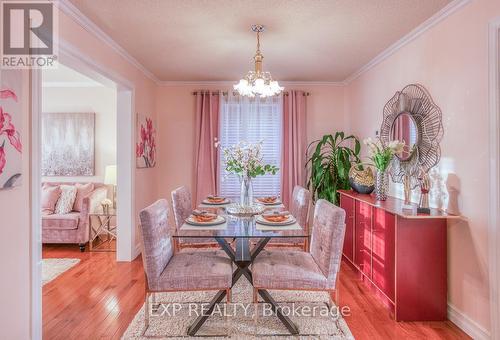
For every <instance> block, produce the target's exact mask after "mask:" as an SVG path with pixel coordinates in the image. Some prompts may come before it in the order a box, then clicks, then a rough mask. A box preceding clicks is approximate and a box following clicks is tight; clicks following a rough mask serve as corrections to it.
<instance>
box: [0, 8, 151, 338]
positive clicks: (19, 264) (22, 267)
mask: <svg viewBox="0 0 500 340" xmlns="http://www.w3.org/2000/svg"><path fill="white" fill-rule="evenodd" d="M59 33H60V37H61V38H62V39H63V40H65V41H67V42H69V43H70V44H72V45H74V46H77V48H78V49H79V50H80V51H81V53H82V54H83V55H86V56H89V57H91V58H92V59H93V60H94V61H95V62H96V63H98V64H100V65H102V66H104V67H106V68H108V69H109V70H112V71H113V72H114V73H116V74H117V75H119V76H120V77H122V78H124V79H127V80H128V81H130V82H131V83H132V84H133V85H134V90H135V92H134V101H135V107H134V112H136V113H137V112H140V113H143V114H145V115H149V116H153V115H156V112H155V87H156V84H155V83H154V82H152V81H151V80H149V79H148V78H146V77H145V76H144V75H143V73H142V72H141V71H139V70H137V69H136V68H135V67H134V66H132V65H131V64H130V63H128V62H127V61H126V60H124V59H123V58H121V57H120V56H119V55H117V54H116V53H115V52H114V51H113V50H112V49H111V48H109V47H108V46H107V45H105V44H103V43H102V42H101V41H100V40H98V39H97V38H95V37H94V36H93V35H92V34H90V33H89V32H87V31H86V30H84V29H83V28H82V27H80V26H78V25H77V24H76V23H75V22H73V21H72V19H70V18H69V17H67V16H66V15H65V14H63V13H60V14H59ZM24 80H25V81H24V83H25V87H26V91H25V93H24V94H25V96H24V97H23V99H22V101H23V103H24V104H25V105H26V110H25V113H24V116H23V140H24V158H23V176H24V180H23V185H22V186H21V187H17V188H14V189H12V190H7V191H0V233H1V235H2V240H3V241H4V242H2V246H1V247H0V267H1V268H2V272H3V273H4V274H5V275H2V281H1V286H0V288H1V289H0V339H28V338H29V337H30V319H31V311H30V308H31V300H30V287H31V271H30V270H31V268H30V259H31V255H30V251H31V240H30V237H31V226H30V221H29V218H30V216H29V212H30V203H29V202H30V191H29V178H30V168H29V162H30V150H29V136H30V130H29V129H30V117H29V112H28V110H29V108H28V101H29V97H28V91H29V82H28V78H27V77H26V79H24ZM119 119H120V113H118V120H119ZM131 152H134V150H131ZM157 170H158V168H155V169H141V170H136V171H135V187H136V189H140V190H136V193H135V195H134V199H135V215H136V216H138V211H139V209H141V208H142V207H144V206H146V205H147V204H149V203H150V202H152V201H153V200H154V199H155V198H156V185H155V178H156V173H157ZM7 235H8V241H6V239H5V237H7Z"/></svg>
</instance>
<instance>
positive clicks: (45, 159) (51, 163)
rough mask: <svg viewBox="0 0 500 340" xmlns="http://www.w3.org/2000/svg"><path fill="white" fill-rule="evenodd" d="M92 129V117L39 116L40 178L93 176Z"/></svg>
mask: <svg viewBox="0 0 500 340" xmlns="http://www.w3.org/2000/svg"><path fill="white" fill-rule="evenodd" d="M94 129H95V114H94V113H73V112H71V113H64V112H60V113H43V114H42V176H93V175H94V139H95V138H94Z"/></svg>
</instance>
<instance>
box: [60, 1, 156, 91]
mask: <svg viewBox="0 0 500 340" xmlns="http://www.w3.org/2000/svg"><path fill="white" fill-rule="evenodd" d="M54 4H55V5H56V6H57V7H58V8H59V9H60V10H61V11H62V12H64V13H65V14H66V15H68V16H69V17H70V18H71V19H73V20H74V21H75V22H76V23H77V24H79V25H80V26H81V27H82V28H83V29H85V30H86V31H87V32H90V33H92V34H93V35H95V36H96V37H97V38H98V39H99V40H101V41H102V42H103V43H105V44H106V45H108V46H109V47H110V48H111V49H112V50H114V51H115V52H116V53H118V54H119V55H120V56H121V57H122V58H124V59H125V60H126V61H128V62H129V63H130V64H132V65H134V66H135V67H136V68H137V69H138V70H139V71H141V72H142V73H143V74H144V75H145V76H146V77H147V78H149V79H151V80H152V81H153V82H155V84H158V83H159V82H160V80H159V79H158V78H157V77H156V76H155V75H154V74H153V73H152V72H151V71H149V70H148V69H147V68H146V67H144V65H142V64H141V63H140V62H139V61H138V60H137V59H135V58H134V57H132V56H131V55H130V54H129V53H128V52H127V51H126V50H125V49H124V48H123V47H122V46H120V45H119V44H118V43H117V42H116V41H114V40H113V39H112V38H111V37H110V36H109V35H108V34H107V33H105V32H104V31H103V30H102V29H100V28H99V26H97V25H96V24H95V23H94V22H93V21H92V20H90V19H89V18H88V17H87V16H86V15H85V14H83V13H82V12H81V11H80V10H79V9H78V8H77V7H76V6H75V5H73V4H72V3H71V2H70V1H69V0H60V1H54Z"/></svg>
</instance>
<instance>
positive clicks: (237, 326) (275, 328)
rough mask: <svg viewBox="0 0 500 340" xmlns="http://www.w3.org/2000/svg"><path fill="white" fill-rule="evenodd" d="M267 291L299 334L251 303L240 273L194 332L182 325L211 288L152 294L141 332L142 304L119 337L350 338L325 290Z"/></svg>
mask: <svg viewBox="0 0 500 340" xmlns="http://www.w3.org/2000/svg"><path fill="white" fill-rule="evenodd" d="M270 294H271V295H272V296H273V298H274V299H275V300H276V301H278V302H279V304H280V307H282V308H283V312H284V313H285V314H287V315H288V316H289V317H290V319H291V320H292V321H293V322H294V323H295V324H296V325H297V326H298V328H299V332H300V335H298V336H291V335H290V333H288V331H287V329H286V328H285V326H283V324H282V323H281V322H280V321H279V319H278V318H277V317H276V316H275V315H274V314H273V313H272V311H271V310H270V308H269V305H268V304H265V303H264V302H263V301H260V300H259V303H258V304H253V303H252V296H253V290H252V286H251V285H250V283H249V282H248V281H247V280H246V279H245V278H241V279H240V280H239V281H238V282H237V283H236V285H235V286H234V287H233V289H232V294H231V295H232V301H231V303H226V302H225V300H224V302H223V303H220V304H219V305H218V308H216V309H215V311H214V312H213V313H212V315H211V316H210V317H209V318H208V320H207V321H206V322H205V324H204V325H203V326H202V327H201V328H200V330H199V331H198V333H197V334H196V337H190V336H188V335H187V328H188V327H189V325H190V324H191V323H192V322H193V320H194V319H196V316H197V315H199V314H200V313H202V310H203V309H202V308H203V307H204V306H205V308H206V304H207V303H208V301H210V300H211V298H212V297H213V296H214V295H215V291H212V292H178V293H161V294H156V305H155V308H154V310H153V312H152V314H151V317H150V325H149V328H148V330H147V332H146V333H145V334H144V336H143V335H142V331H143V328H144V305H143V306H142V308H141V310H140V311H139V312H138V313H137V314H136V316H135V317H134V319H133V320H132V322H131V323H130V325H129V327H128V328H127V330H126V331H125V333H124V335H123V337H122V339H126V340H128V339H141V340H142V339H148V338H155V339H157V338H160V339H195V338H201V337H202V338H204V339H222V338H225V339H227V338H233V339H254V338H257V339H268V338H281V339H306V338H307V339H354V337H353V335H352V333H351V331H350V330H349V327H348V326H347V324H346V322H345V320H344V319H343V318H342V316H341V315H340V313H339V312H338V308H337V307H336V306H332V305H330V301H329V297H328V294H327V293H326V292H310V291H270ZM313 309H314V312H313Z"/></svg>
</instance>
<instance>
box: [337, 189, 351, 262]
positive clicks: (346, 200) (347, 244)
mask: <svg viewBox="0 0 500 340" xmlns="http://www.w3.org/2000/svg"><path fill="white" fill-rule="evenodd" d="M340 207H341V208H342V209H344V210H345V237H344V249H343V251H342V252H343V254H344V256H345V257H346V258H347V259H348V260H349V261H351V262H352V263H354V199H352V198H350V197H346V196H341V197H340Z"/></svg>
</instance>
